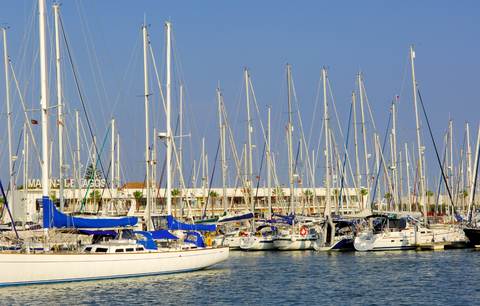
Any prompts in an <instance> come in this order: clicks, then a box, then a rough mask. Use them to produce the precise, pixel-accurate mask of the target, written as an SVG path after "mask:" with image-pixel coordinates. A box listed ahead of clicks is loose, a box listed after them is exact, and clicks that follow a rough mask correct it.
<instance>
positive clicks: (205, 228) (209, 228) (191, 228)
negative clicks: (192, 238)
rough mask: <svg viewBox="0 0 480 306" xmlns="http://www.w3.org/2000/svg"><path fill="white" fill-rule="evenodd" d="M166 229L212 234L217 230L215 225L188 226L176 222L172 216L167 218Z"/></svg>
mask: <svg viewBox="0 0 480 306" xmlns="http://www.w3.org/2000/svg"><path fill="white" fill-rule="evenodd" d="M167 224H168V229H170V230H182V231H202V232H214V231H216V230H217V227H216V225H215V224H188V223H182V222H180V221H178V220H176V219H175V218H174V217H173V216H167Z"/></svg>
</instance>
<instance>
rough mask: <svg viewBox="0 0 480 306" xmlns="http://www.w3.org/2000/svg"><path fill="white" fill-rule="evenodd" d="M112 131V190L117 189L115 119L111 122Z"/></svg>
mask: <svg viewBox="0 0 480 306" xmlns="http://www.w3.org/2000/svg"><path fill="white" fill-rule="evenodd" d="M111 126H112V127H111V131H110V136H111V141H112V143H111V144H110V188H112V190H113V189H115V138H116V133H115V119H114V118H112V121H111Z"/></svg>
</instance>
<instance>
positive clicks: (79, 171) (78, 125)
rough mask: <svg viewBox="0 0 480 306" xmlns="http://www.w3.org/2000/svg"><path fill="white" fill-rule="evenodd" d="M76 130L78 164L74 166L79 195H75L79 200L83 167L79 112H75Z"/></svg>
mask: <svg viewBox="0 0 480 306" xmlns="http://www.w3.org/2000/svg"><path fill="white" fill-rule="evenodd" d="M75 130H76V143H77V148H76V152H75V153H76V163H75V162H74V164H76V165H77V166H76V168H77V172H76V173H75V174H76V177H75V180H76V181H77V182H76V186H77V192H78V194H76V195H75V198H76V199H79V198H80V186H81V182H80V180H81V178H82V175H81V174H82V166H81V161H80V119H79V116H78V110H75Z"/></svg>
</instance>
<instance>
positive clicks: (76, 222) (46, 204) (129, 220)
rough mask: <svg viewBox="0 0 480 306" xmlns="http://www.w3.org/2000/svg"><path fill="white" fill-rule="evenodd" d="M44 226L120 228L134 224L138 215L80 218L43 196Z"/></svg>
mask: <svg viewBox="0 0 480 306" xmlns="http://www.w3.org/2000/svg"><path fill="white" fill-rule="evenodd" d="M42 204H43V227H44V228H118V227H126V226H134V225H135V224H137V222H138V218H137V217H122V218H80V217H72V216H69V215H66V214H64V213H62V212H60V211H58V210H57V208H56V207H55V205H53V202H52V200H50V198H49V197H43V198H42Z"/></svg>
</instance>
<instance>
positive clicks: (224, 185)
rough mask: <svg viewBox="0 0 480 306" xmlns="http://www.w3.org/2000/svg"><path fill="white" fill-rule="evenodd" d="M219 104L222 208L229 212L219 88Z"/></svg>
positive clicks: (218, 92) (223, 127) (223, 128)
mask: <svg viewBox="0 0 480 306" xmlns="http://www.w3.org/2000/svg"><path fill="white" fill-rule="evenodd" d="M217 104H218V129H219V131H220V148H221V151H222V152H221V156H222V161H221V162H222V193H223V194H222V206H223V211H224V212H226V211H227V165H226V152H225V151H226V150H225V149H226V148H225V125H224V124H223V122H222V93H221V92H220V88H218V87H217Z"/></svg>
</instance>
